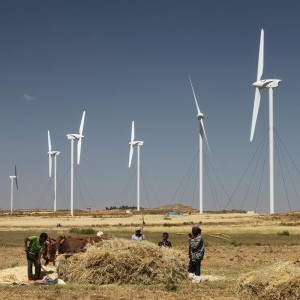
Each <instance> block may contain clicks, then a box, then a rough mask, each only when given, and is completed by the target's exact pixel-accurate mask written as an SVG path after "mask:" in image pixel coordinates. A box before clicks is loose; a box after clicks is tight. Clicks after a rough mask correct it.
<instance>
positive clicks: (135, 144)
mask: <svg viewBox="0 0 300 300" xmlns="http://www.w3.org/2000/svg"><path fill="white" fill-rule="evenodd" d="M134 139H135V133H134V121H132V124H131V139H130V142H129V145H130V150H129V163H128V168H130V166H131V161H132V156H133V152H134V148H137V184H136V197H137V201H136V202H137V204H136V207H137V211H140V146H143V144H144V141H135V140H134Z"/></svg>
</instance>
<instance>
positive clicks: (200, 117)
mask: <svg viewBox="0 0 300 300" xmlns="http://www.w3.org/2000/svg"><path fill="white" fill-rule="evenodd" d="M189 80H190V84H191V88H192V91H193V96H194V99H195V104H196V108H197V119H198V120H199V206H200V207H199V213H200V214H202V213H203V138H205V141H206V144H207V149H208V151H209V153H210V149H209V145H208V141H207V137H206V133H205V128H204V123H203V119H204V114H203V113H202V112H201V111H200V108H199V105H198V102H197V98H196V94H195V91H194V87H193V84H192V80H191V77H190V76H189Z"/></svg>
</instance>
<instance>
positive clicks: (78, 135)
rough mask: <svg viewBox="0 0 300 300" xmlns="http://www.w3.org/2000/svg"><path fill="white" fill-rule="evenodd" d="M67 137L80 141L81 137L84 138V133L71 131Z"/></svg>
mask: <svg viewBox="0 0 300 300" xmlns="http://www.w3.org/2000/svg"><path fill="white" fill-rule="evenodd" d="M67 138H68V139H69V140H75V141H79V140H80V139H82V138H84V135H82V134H78V133H70V134H67Z"/></svg>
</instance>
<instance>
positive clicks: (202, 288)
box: [0, 213, 300, 299]
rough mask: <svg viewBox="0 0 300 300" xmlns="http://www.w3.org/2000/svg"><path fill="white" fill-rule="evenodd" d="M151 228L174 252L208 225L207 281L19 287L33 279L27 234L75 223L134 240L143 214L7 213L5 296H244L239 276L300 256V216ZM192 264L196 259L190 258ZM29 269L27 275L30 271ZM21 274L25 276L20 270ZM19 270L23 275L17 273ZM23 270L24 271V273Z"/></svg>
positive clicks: (204, 218) (234, 217)
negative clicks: (239, 288) (26, 250)
mask: <svg viewBox="0 0 300 300" xmlns="http://www.w3.org/2000/svg"><path fill="white" fill-rule="evenodd" d="M144 221H145V226H144V231H145V234H146V238H147V240H148V241H150V242H154V243H157V242H158V241H159V240H160V239H161V234H162V232H164V231H167V232H169V234H170V240H171V241H172V243H173V246H174V249H177V250H179V251H182V253H184V254H185V253H186V254H187V241H188V238H187V234H188V233H189V232H190V230H191V225H192V224H193V223H200V224H201V227H202V230H203V238H204V240H205V243H206V254H205V258H204V260H203V264H202V275H203V277H204V278H206V279H208V281H207V282H205V283H200V284H199V283H189V282H184V283H180V284H177V285H176V286H175V287H172V288H170V287H168V286H160V285H158V286H157V285H156V286H154V285H149V286H140V285H117V284H113V285H106V286H95V285H84V284H73V283H67V284H66V285H64V286H59V285H54V286H13V285H11V282H12V281H19V280H22V276H23V277H24V276H25V278H23V280H25V279H26V259H25V255H24V246H23V239H24V237H26V236H28V235H32V234H35V235H36V234H39V233H40V232H41V231H46V232H48V233H49V234H50V236H52V237H54V238H55V237H56V236H58V235H61V234H65V235H71V236H79V235H78V234H74V233H70V229H71V228H91V229H94V230H95V232H97V231H98V230H101V231H103V232H104V234H105V236H106V237H124V238H128V239H130V237H131V235H132V233H133V232H134V227H135V226H136V225H140V224H141V223H142V216H141V215H129V216H126V215H125V216H124V215H122V216H119V217H118V216H114V215H113V214H112V215H111V216H109V215H106V216H97V215H92V216H88V215H86V216H75V217H73V218H71V217H66V216H57V215H51V214H47V215H39V214H33V215H26V214H22V215H13V216H11V215H7V214H4V213H0V252H1V260H0V282H1V283H2V284H0V299H36V298H41V297H42V298H43V299H187V298H189V299H239V296H238V294H237V292H236V291H237V280H238V278H239V277H240V276H241V275H243V274H245V273H247V272H249V271H252V270H256V269H258V268H261V267H264V266H269V265H270V264H272V263H274V262H281V261H282V262H285V261H291V262H293V261H299V259H300V256H299V253H300V213H293V214H280V215H279V214H278V215H273V216H268V215H257V214H246V213H233V214H229V213H227V214H204V215H201V216H200V215H197V214H192V215H184V216H177V215H176V216H174V217H173V218H172V219H166V218H165V217H164V215H158V214H156V215H144ZM187 261H188V260H187ZM22 272H23V273H22ZM16 273H18V274H16ZM14 274H15V275H14ZM22 274H23V275H22ZM299 275H300V274H299Z"/></svg>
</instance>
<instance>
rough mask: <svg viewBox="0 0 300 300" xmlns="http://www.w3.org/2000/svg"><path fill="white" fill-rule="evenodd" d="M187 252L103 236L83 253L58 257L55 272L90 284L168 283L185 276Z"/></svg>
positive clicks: (67, 279)
mask: <svg viewBox="0 0 300 300" xmlns="http://www.w3.org/2000/svg"><path fill="white" fill-rule="evenodd" d="M186 266H187V262H186V256H183V255H182V254H181V253H180V252H179V251H177V250H174V249H166V248H159V247H157V246H156V245H155V244H153V243H150V242H147V241H143V242H132V241H128V240H125V239H112V240H106V241H104V242H103V243H102V244H100V245H98V246H94V245H92V246H89V247H88V248H87V251H86V252H85V253H79V254H76V255H73V256H71V257H65V256H60V257H59V258H58V266H57V273H58V275H59V277H60V278H62V279H63V280H65V281H70V282H75V283H92V284H98V285H102V284H111V283H126V284H170V283H173V284H175V283H178V282H182V280H184V279H186V280H187V270H186Z"/></svg>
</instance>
